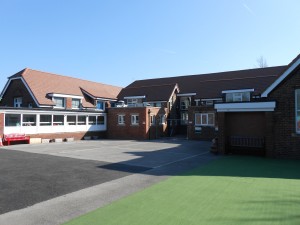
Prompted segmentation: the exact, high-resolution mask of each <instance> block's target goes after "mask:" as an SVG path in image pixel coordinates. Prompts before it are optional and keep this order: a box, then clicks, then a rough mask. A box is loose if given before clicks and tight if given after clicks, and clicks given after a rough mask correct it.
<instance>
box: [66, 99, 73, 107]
mask: <svg viewBox="0 0 300 225" xmlns="http://www.w3.org/2000/svg"><path fill="white" fill-rule="evenodd" d="M66 109H72V98H66Z"/></svg>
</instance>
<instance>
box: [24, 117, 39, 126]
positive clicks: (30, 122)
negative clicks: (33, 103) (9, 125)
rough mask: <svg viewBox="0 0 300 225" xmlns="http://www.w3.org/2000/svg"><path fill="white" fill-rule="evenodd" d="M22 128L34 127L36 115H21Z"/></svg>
mask: <svg viewBox="0 0 300 225" xmlns="http://www.w3.org/2000/svg"><path fill="white" fill-rule="evenodd" d="M22 126H36V115H27V114H26V115H23V123H22Z"/></svg>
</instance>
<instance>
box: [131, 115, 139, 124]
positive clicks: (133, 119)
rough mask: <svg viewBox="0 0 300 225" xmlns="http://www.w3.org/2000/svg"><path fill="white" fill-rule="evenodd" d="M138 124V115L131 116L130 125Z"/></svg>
mask: <svg viewBox="0 0 300 225" xmlns="http://www.w3.org/2000/svg"><path fill="white" fill-rule="evenodd" d="M138 124H139V115H131V125H138Z"/></svg>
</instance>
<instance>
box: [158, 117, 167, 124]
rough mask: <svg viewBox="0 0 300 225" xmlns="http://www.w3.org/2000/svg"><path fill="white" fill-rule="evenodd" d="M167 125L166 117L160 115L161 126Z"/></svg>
mask: <svg viewBox="0 0 300 225" xmlns="http://www.w3.org/2000/svg"><path fill="white" fill-rule="evenodd" d="M165 123H166V115H160V116H159V124H165Z"/></svg>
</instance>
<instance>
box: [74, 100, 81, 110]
mask: <svg viewBox="0 0 300 225" xmlns="http://www.w3.org/2000/svg"><path fill="white" fill-rule="evenodd" d="M79 108H80V99H74V98H73V99H72V109H79Z"/></svg>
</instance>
